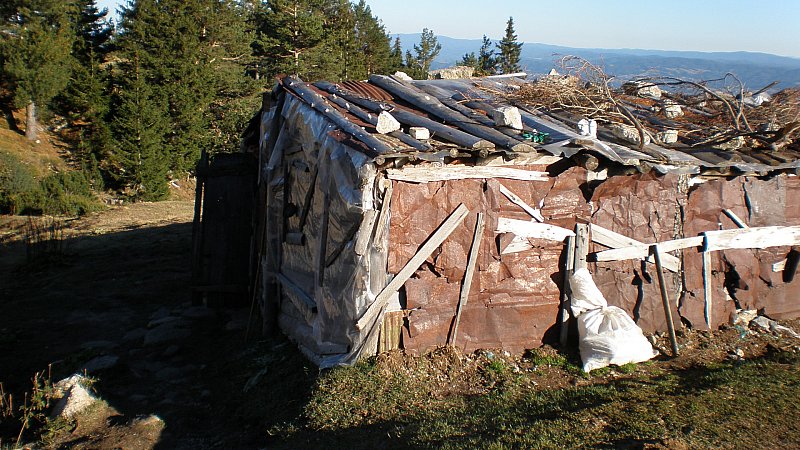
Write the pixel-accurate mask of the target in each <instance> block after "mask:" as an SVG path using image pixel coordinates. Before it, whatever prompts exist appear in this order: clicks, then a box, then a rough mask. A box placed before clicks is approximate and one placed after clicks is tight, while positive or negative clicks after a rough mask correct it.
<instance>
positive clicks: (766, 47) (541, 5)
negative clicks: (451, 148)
mask: <svg viewBox="0 0 800 450" xmlns="http://www.w3.org/2000/svg"><path fill="white" fill-rule="evenodd" d="M98 3H99V4H100V5H103V6H107V7H109V9H110V10H112V11H113V10H115V9H116V5H118V4H119V3H121V1H117V0H99V1H98ZM367 3H368V4H369V5H370V7H371V8H372V11H373V13H374V14H375V15H377V16H378V17H379V18H380V19H381V20H383V23H384V25H385V26H386V29H387V31H388V32H390V33H418V32H420V31H421V30H422V28H429V29H431V30H433V31H434V32H435V33H436V34H437V35H443V36H449V37H453V38H476V39H479V38H480V37H481V36H482V35H484V34H486V35H487V36H489V37H491V38H499V37H501V36H502V35H503V33H504V31H505V25H506V21H507V20H508V17H509V16H513V17H514V24H515V29H516V31H517V35H518V36H519V40H520V41H523V42H538V43H543V44H554V45H564V46H569V47H593V48H642V49H659V50H699V51H738V50H745V51H757V52H766V53H774V54H778V55H784V56H794V57H800V1H798V0H670V1H647V0H639V1H624V0H570V1H558V0H547V1H543V0H527V1H526V0H367Z"/></svg>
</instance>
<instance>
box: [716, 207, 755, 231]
mask: <svg viewBox="0 0 800 450" xmlns="http://www.w3.org/2000/svg"><path fill="white" fill-rule="evenodd" d="M722 212H723V213H725V215H726V216H728V218H729V219H731V220H732V221H733V223H735V224H736V226H737V227H739V228H750V227H748V226H747V224H745V223H744V220H742V219H740V218H739V216H737V215H736V214H735V213H734V212H733V211H731V210H730V209H723V210H722Z"/></svg>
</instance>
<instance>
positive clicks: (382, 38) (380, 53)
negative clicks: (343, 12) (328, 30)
mask: <svg viewBox="0 0 800 450" xmlns="http://www.w3.org/2000/svg"><path fill="white" fill-rule="evenodd" d="M353 12H354V13H355V37H356V49H355V51H356V54H357V55H359V56H360V57H361V58H362V59H363V68H364V71H363V73H358V74H356V76H357V78H366V77H367V76H369V75H370V74H373V73H387V72H389V71H391V70H392V68H393V66H394V62H393V61H392V60H391V59H390V56H391V55H392V54H393V53H392V49H391V48H390V47H389V42H390V40H389V36H388V35H387V34H386V29H385V28H384V26H383V24H382V23H381V21H380V19H378V18H377V17H375V16H374V15H372V10H371V9H370V7H369V5H367V3H366V1H365V0H361V1H360V2H358V4H356V5H353ZM398 45H399V42H398ZM401 55H402V53H401Z"/></svg>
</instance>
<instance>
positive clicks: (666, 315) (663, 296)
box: [650, 245, 678, 356]
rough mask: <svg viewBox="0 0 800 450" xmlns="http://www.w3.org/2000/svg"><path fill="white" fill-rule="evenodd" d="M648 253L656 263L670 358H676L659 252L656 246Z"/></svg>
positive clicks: (672, 325) (676, 340) (673, 328)
mask: <svg viewBox="0 0 800 450" xmlns="http://www.w3.org/2000/svg"><path fill="white" fill-rule="evenodd" d="M650 251H651V252H652V253H653V258H654V259H655V261H656V273H657V274H658V288H659V290H660V291H661V304H662V305H663V306H664V318H665V319H666V320H667V331H669V341H670V343H671V344H672V356H678V338H677V337H675V324H673V323H672V308H670V305H669V297H668V296H667V284H666V282H665V281H664V269H663V267H662V266H661V252H660V251H659V250H658V245H651V246H650Z"/></svg>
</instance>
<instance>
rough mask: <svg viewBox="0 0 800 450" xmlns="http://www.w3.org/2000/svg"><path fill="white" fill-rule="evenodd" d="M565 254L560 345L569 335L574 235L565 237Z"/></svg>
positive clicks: (565, 341) (564, 342) (562, 344)
mask: <svg viewBox="0 0 800 450" xmlns="http://www.w3.org/2000/svg"><path fill="white" fill-rule="evenodd" d="M566 250H567V255H566V258H565V261H564V268H563V271H562V275H563V277H564V280H563V281H562V283H563V284H562V286H561V316H560V318H559V338H558V342H559V343H560V344H561V346H562V347H564V346H566V345H567V338H568V337H569V307H570V300H571V299H572V291H571V289H570V286H569V277H570V276H571V275H572V272H573V270H572V269H573V267H574V266H575V237H574V236H569V237H567V243H566Z"/></svg>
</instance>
